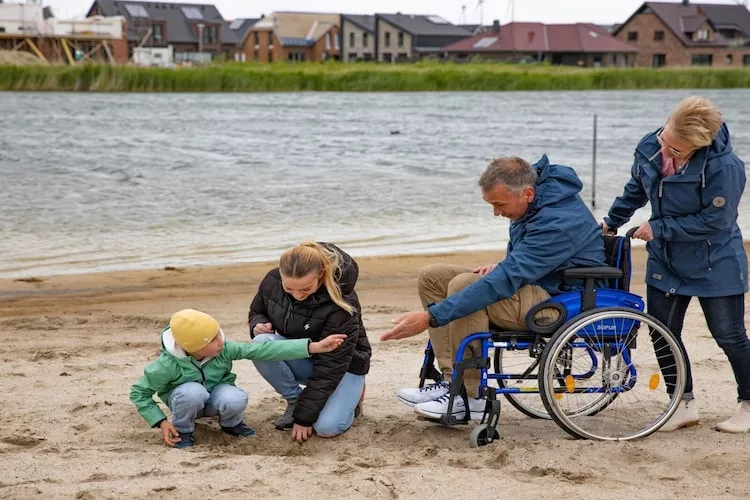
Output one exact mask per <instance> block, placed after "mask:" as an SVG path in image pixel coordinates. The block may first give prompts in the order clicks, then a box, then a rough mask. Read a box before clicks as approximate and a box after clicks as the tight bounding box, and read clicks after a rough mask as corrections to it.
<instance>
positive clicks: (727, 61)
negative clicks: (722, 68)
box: [724, 54, 734, 66]
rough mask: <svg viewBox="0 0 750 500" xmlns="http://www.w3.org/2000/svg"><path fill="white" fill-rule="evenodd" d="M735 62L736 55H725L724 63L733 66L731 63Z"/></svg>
mask: <svg viewBox="0 0 750 500" xmlns="http://www.w3.org/2000/svg"><path fill="white" fill-rule="evenodd" d="M733 62H734V57H732V54H727V55H726V56H724V64H726V65H728V66H731V64H732V63H733Z"/></svg>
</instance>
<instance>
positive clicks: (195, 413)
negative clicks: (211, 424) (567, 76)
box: [167, 382, 247, 434]
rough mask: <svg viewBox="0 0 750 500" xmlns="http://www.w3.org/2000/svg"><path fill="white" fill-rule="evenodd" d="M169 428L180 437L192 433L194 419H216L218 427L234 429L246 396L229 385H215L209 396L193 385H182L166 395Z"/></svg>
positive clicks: (241, 414) (198, 386) (242, 412)
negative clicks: (170, 411) (170, 423)
mask: <svg viewBox="0 0 750 500" xmlns="http://www.w3.org/2000/svg"><path fill="white" fill-rule="evenodd" d="M167 399H169V409H170V410H172V425H174V428H175V429H176V430H177V432H179V433H180V434H182V433H183V432H193V431H194V430H195V419H196V418H200V417H215V416H217V415H218V416H219V425H221V426H222V427H234V426H235V425H237V424H239V423H241V422H242V418H243V414H244V413H245V408H247V393H246V392H245V391H243V390H242V389H240V388H239V387H235V386H233V385H229V384H219V385H217V386H216V387H214V389H213V390H212V391H211V392H210V393H209V392H208V391H207V390H206V388H205V387H203V386H202V385H201V384H199V383H197V382H186V383H184V384H182V385H179V386H177V387H175V388H174V389H172V392H170V393H169V398H167Z"/></svg>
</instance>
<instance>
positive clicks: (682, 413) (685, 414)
mask: <svg viewBox="0 0 750 500" xmlns="http://www.w3.org/2000/svg"><path fill="white" fill-rule="evenodd" d="M698 420H699V418H698V407H697V406H696V405H695V400H694V399H692V400H690V401H680V406H678V407H677V410H676V411H675V412H674V414H672V416H671V417H670V419H669V420H667V421H666V423H665V424H664V425H662V426H661V427H660V428H659V432H672V431H676V430H677V429H680V428H682V427H692V426H694V425H698Z"/></svg>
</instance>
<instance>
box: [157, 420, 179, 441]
mask: <svg viewBox="0 0 750 500" xmlns="http://www.w3.org/2000/svg"><path fill="white" fill-rule="evenodd" d="M159 428H160V429H161V437H162V439H164V444H166V445H167V446H174V445H176V444H177V443H179V442H180V441H182V438H181V437H180V433H179V432H177V429H175V428H174V425H172V424H171V423H170V422H169V420H162V421H161V423H160V424H159Z"/></svg>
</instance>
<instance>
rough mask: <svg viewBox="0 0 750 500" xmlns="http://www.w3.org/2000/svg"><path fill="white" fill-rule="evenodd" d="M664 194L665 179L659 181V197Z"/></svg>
mask: <svg viewBox="0 0 750 500" xmlns="http://www.w3.org/2000/svg"><path fill="white" fill-rule="evenodd" d="M663 194H664V180H663V179H662V180H660V181H659V198H661V196H662V195H663Z"/></svg>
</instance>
